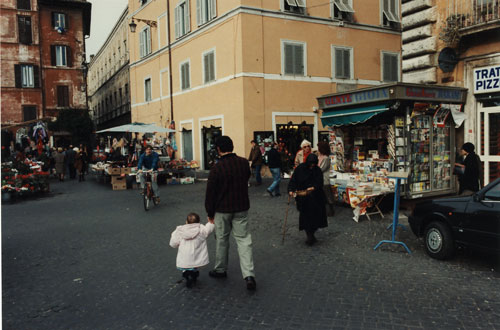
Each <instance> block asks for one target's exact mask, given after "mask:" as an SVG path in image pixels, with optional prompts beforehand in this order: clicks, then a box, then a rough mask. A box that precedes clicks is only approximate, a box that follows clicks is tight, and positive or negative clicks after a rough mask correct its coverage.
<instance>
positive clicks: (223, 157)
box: [205, 136, 256, 290]
mask: <svg viewBox="0 0 500 330" xmlns="http://www.w3.org/2000/svg"><path fill="white" fill-rule="evenodd" d="M215 146H216V148H217V151H218V153H219V156H220V159H219V161H218V162H217V163H216V164H215V165H214V166H213V167H212V169H211V170H210V174H209V176H208V183H207V191H206V195H205V209H206V211H207V214H208V221H210V222H213V223H215V238H216V253H215V267H214V269H213V270H211V271H210V272H209V275H210V276H212V277H219V278H221V277H227V273H226V271H227V262H228V252H229V251H228V249H229V234H230V233H231V232H232V233H233V237H234V240H235V241H236V244H237V245H238V255H239V258H240V267H241V272H242V275H243V278H244V279H245V281H246V286H247V289H248V290H255V288H256V284H255V272H254V266H253V252H252V236H251V235H250V232H249V230H248V209H249V208H250V200H249V198H248V179H249V178H250V168H249V166H248V161H247V160H246V159H245V158H242V157H238V156H237V155H236V154H234V153H233V152H232V151H233V141H232V140H231V138H229V137H228V136H221V137H219V138H218V139H217V140H216V141H215Z"/></svg>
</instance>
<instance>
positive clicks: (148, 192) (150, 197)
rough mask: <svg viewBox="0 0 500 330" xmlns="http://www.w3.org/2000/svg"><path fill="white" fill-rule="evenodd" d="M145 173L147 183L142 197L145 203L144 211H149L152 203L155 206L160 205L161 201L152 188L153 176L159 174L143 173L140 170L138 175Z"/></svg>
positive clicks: (151, 171)
mask: <svg viewBox="0 0 500 330" xmlns="http://www.w3.org/2000/svg"><path fill="white" fill-rule="evenodd" d="M142 172H143V173H145V174H146V183H145V184H144V189H143V191H142V197H143V201H144V210H146V211H149V209H150V205H151V201H152V202H153V204H154V205H158V204H159V203H160V201H159V200H158V199H157V197H156V196H155V194H154V191H153V187H152V174H156V173H157V172H156V171H154V172H153V170H149V171H142V170H140V171H139V172H138V173H142Z"/></svg>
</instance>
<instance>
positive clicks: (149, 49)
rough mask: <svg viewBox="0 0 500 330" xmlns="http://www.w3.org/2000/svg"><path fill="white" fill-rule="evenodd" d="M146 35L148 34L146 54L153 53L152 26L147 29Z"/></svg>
mask: <svg viewBox="0 0 500 330" xmlns="http://www.w3.org/2000/svg"><path fill="white" fill-rule="evenodd" d="M146 36H147V39H146V42H147V44H146V45H147V46H148V47H147V49H146V55H148V54H151V51H152V48H151V29H150V28H147V29H146Z"/></svg>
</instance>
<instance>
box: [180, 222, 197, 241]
mask: <svg viewBox="0 0 500 330" xmlns="http://www.w3.org/2000/svg"><path fill="white" fill-rule="evenodd" d="M177 231H178V232H179V234H180V236H181V237H182V238H183V239H193V238H195V237H196V236H198V234H199V233H200V224H199V223H188V224H186V225H182V226H178V227H177Z"/></svg>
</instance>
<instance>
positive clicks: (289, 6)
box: [282, 0, 306, 14]
mask: <svg viewBox="0 0 500 330" xmlns="http://www.w3.org/2000/svg"><path fill="white" fill-rule="evenodd" d="M282 1H283V2H282V5H283V7H282V9H283V10H284V11H289V12H292V13H297V14H305V13H306V0H282Z"/></svg>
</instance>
